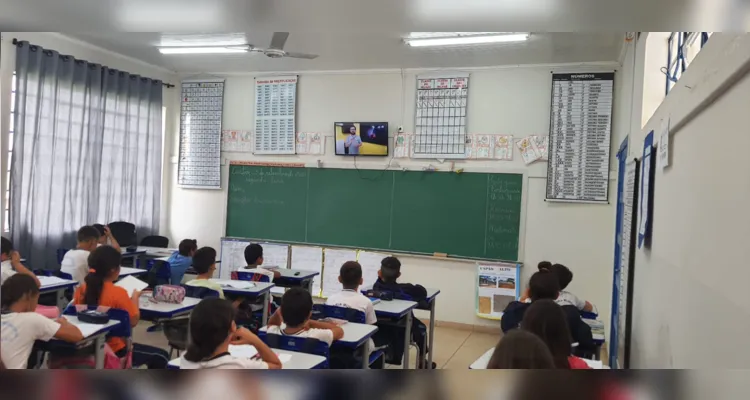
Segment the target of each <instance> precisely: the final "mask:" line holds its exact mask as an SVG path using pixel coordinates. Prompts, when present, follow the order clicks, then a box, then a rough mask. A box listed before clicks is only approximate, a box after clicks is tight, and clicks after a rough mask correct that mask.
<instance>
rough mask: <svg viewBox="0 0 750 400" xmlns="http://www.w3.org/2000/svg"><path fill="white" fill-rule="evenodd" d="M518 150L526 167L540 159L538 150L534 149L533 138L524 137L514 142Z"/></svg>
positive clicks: (534, 142)
mask: <svg viewBox="0 0 750 400" xmlns="http://www.w3.org/2000/svg"><path fill="white" fill-rule="evenodd" d="M516 145H517V146H518V149H519V150H521V157H522V158H523V162H524V163H526V165H529V164H531V163H533V162H534V161H536V160H538V159H539V158H540V157H541V154H539V149H538V148H537V147H536V140H534V139H533V137H531V136H528V137H525V138H523V139H521V140H519V141H518V142H516Z"/></svg>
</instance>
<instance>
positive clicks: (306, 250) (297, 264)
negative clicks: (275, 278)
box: [292, 246, 323, 296]
mask: <svg viewBox="0 0 750 400" xmlns="http://www.w3.org/2000/svg"><path fill="white" fill-rule="evenodd" d="M292 269H299V270H303V271H315V272H318V273H320V272H321V271H322V270H323V248H322V247H310V246H292ZM320 282H321V277H320V275H317V276H315V277H314V278H313V283H312V295H313V296H320V287H321V286H320Z"/></svg>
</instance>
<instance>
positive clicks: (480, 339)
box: [133, 322, 500, 369]
mask: <svg viewBox="0 0 750 400" xmlns="http://www.w3.org/2000/svg"><path fill="white" fill-rule="evenodd" d="M149 326H150V323H147V322H141V323H140V324H138V326H137V327H135V329H134V330H133V340H134V341H136V342H138V343H142V344H148V345H151V346H158V347H161V348H164V349H166V350H169V346H168V344H167V340H166V339H165V337H164V333H162V332H151V333H149V332H146V328H148V327H149ZM499 340H500V334H490V333H482V332H471V331H467V330H459V329H453V328H445V327H435V354H434V356H433V361H434V362H435V363H436V364H437V367H438V368H441V369H442V368H447V369H468V368H469V365H471V363H473V362H474V361H475V360H476V359H477V358H479V356H481V355H482V354H484V352H486V351H487V350H488V349H489V348H491V347H493V346H495V345H496V344H497V342H498V341H499ZM410 357H411V362H410V364H411V366H412V368H413V367H414V363H415V360H416V350H415V349H414V348H412V350H411V356H410ZM393 368H401V367H400V366H389V369H393Z"/></svg>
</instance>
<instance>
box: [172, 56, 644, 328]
mask: <svg viewBox="0 0 750 400" xmlns="http://www.w3.org/2000/svg"><path fill="white" fill-rule="evenodd" d="M618 67H619V66H618V65H616V64H603V65H595V66H581V65H578V66H558V67H554V68H551V67H550V66H536V67H535V66H527V67H512V68H496V69H475V70H471V71H469V72H470V73H471V77H470V87H471V88H470V90H469V96H470V97H469V103H468V104H469V111H468V112H469V131H470V132H473V133H504V134H513V135H515V136H516V137H524V136H526V135H530V134H543V135H545V134H547V132H548V130H549V107H550V91H551V78H550V71H551V70H553V69H554V70H558V71H560V72H563V71H568V72H576V71H611V70H613V69H616V68H618ZM415 74H416V72H415V71H404V72H403V75H402V72H400V71H369V72H368V71H360V72H351V71H349V72H340V73H303V74H301V76H300V81H299V87H298V103H297V110H298V111H297V116H298V119H297V130H298V131H307V132H322V133H324V134H326V135H328V136H329V143H327V145H326V154H325V155H323V156H281V157H279V156H257V157H256V156H253V155H252V154H240V153H224V156H225V158H226V159H227V160H256V161H281V162H284V161H286V162H294V161H297V162H300V161H301V162H305V163H308V165H312V164H314V163H315V161H316V160H318V159H320V160H322V162H323V166H324V167H337V168H352V167H353V164H352V162H351V160H350V159H342V158H341V157H336V156H334V155H333V145H332V142H331V140H330V138H332V137H333V134H332V130H333V123H334V121H342V120H344V121H345V120H355V121H356V120H378V121H380V120H383V121H388V122H389V124H390V128H391V131H392V132H393V131H395V130H396V129H397V127H398V126H399V125H403V126H404V129H405V131H406V132H410V131H412V130H413V125H414V123H413V120H414V96H415V87H416V81H415ZM620 75H622V74H620V73H618V75H617V78H616V79H617V80H616V87H615V96H616V98H615V110H616V111H615V116H614V123H613V137H612V146H613V147H614V148H616V146H617V145H619V143H620V142H621V141H622V139H623V138H624V137H625V135H626V134H627V130H628V126H629V124H630V121H629V117H630V113H629V112H628V110H629V107H630V104H629V103H630V97H629V93H630V86H632V82H631V83H629V85H630V86H628V85H624V84H623V83H622V82H620ZM226 79H227V80H226V86H225V87H226V89H225V98H224V104H225V108H224V118H223V126H224V128H225V129H245V130H250V129H251V128H252V127H253V110H254V80H253V75H251V74H247V75H235V76H227V77H226ZM628 82H630V81H628ZM623 99H626V100H623ZM618 114H619V115H618ZM172 140H173V141H172V146H171V148H172V151H173V153H172V155H173V158H172V159H173V162H174V161H175V160H176V155H177V146H178V143H177V140H178V139H177V138H176V137H175V138H173V139H172ZM612 157H613V159H614V152H613V154H612ZM357 163H358V166H359V167H360V168H384V167H385V165H386V163H387V160H384V159H372V160H364V159H362V160H357ZM397 163H398V165H400V166H403V167H407V168H409V169H417V168H420V167H422V166H425V165H427V164H428V163H429V162H425V161H416V160H404V159H397V160H394V162H393V165H392V166H395V165H396V164H397ZM431 163H432V164H433V165H436V166H438V167H440V168H444V167H446V166H444V165H443V166H441V165H438V163H437V162H436V161H434V160H433V161H431ZM460 164H461V165H460V167H464V168H465V169H466V170H467V171H468V172H470V171H496V172H521V173H525V174H526V175H527V177H528V180H527V181H526V183H525V185H526V188H527V190H526V196H525V204H524V210H525V222H524V223H522V225H523V228H524V230H523V232H524V233H523V237H522V240H521V242H522V243H521V248H522V253H521V256H520V257H521V260H522V261H523V262H525V263H526V264H527V266H526V267H525V268H524V269H523V271H522V282H524V283H525V282H526V281H527V280H528V278H529V276H530V275H531V274H532V273H533V272H534V270H536V263H538V262H539V261H541V260H553V261H559V262H562V263H564V264H566V265H568V266H569V267H571V269H572V270H573V271H574V273H575V279H574V281H573V283H572V285H571V287H570V289H571V290H572V291H574V292H576V293H577V294H578V295H579V296H582V297H585V298H587V299H589V300H591V301H593V302H594V303H596V304H597V305H598V306H599V310H600V311H601V313H602V317H603V318H604V320H605V321H608V320H609V309H610V287H611V282H612V272H611V271H612V260H613V242H614V206H613V205H614V202H615V185H614V181H611V182H612V183H611V186H610V189H611V190H610V199H611V200H610V201H611V204H610V205H590V204H586V205H584V204H553V203H548V202H545V201H544V192H545V185H546V167H547V166H546V163H542V162H538V163H535V164H533V165H531V166H530V167H528V168H527V167H526V166H525V165H524V164H523V162H522V161H521V159H520V155H519V154H518V152H516V154H515V157H514V160H513V161H512V162H499V161H467V162H461V163H460ZM227 165H228V163H227V164H226V165H225V166H224V169H223V173H222V175H223V185H222V186H223V188H224V189H223V190H221V191H211V190H188V189H181V188H178V187H176V185H175V184H174V183H175V182H176V171H175V170H174V169H173V170H172V176H171V182H172V186H171V193H170V198H171V201H170V211H171V216H170V219H169V229H168V233H169V236H170V237H171V239H172V240H173V241H175V242H176V241H179V240H181V239H183V238H197V239H198V241H199V244H200V245H209V246H213V247H216V248H218V246H219V242H220V240H219V239H220V238H221V236H223V235H224V229H225V214H226V197H227V191H226V187H227V181H228V177H227V173H226V172H227V170H228V166H227ZM615 165H616V164H615V163H614V162H613V163H612V166H613V168H614V166H615ZM612 176H615V175H614V173H613V174H612ZM402 260H403V263H404V269H403V274H404V280H407V281H414V282H419V283H421V284H423V285H425V286H428V287H435V288H440V289H441V290H442V294H441V296H440V298H439V301H438V303H439V306H438V307H437V318H438V320H441V321H451V322H458V323H464V324H473V325H492V326H498V324H497V323H496V322H493V321H487V320H482V319H479V318H477V317H475V314H474V302H475V293H474V282H475V267H474V264H472V263H470V262H463V261H455V260H449V261H446V260H439V259H433V258H420V257H407V256H404V257H402Z"/></svg>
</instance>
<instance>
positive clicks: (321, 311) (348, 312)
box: [313, 304, 387, 365]
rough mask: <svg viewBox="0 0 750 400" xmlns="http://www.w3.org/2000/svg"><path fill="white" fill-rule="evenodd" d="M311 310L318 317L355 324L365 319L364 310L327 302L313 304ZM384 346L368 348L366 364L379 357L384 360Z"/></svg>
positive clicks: (361, 322) (377, 359)
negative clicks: (368, 357)
mask: <svg viewBox="0 0 750 400" xmlns="http://www.w3.org/2000/svg"><path fill="white" fill-rule="evenodd" d="M313 312H316V313H317V314H318V317H319V318H336V319H342V320H344V321H348V322H353V323H357V324H364V323H365V321H366V320H367V318H366V316H365V313H364V311H360V310H355V309H353V308H347V307H338V306H331V305H328V304H315V305H313ZM386 347H387V346H382V347H381V348H378V349H370V350H371V352H370V359H369V361H368V363H367V365H373V364H374V363H376V362H378V361H381V358H382V359H383V360H384V359H385V352H384V351H383V349H384V348H386Z"/></svg>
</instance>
